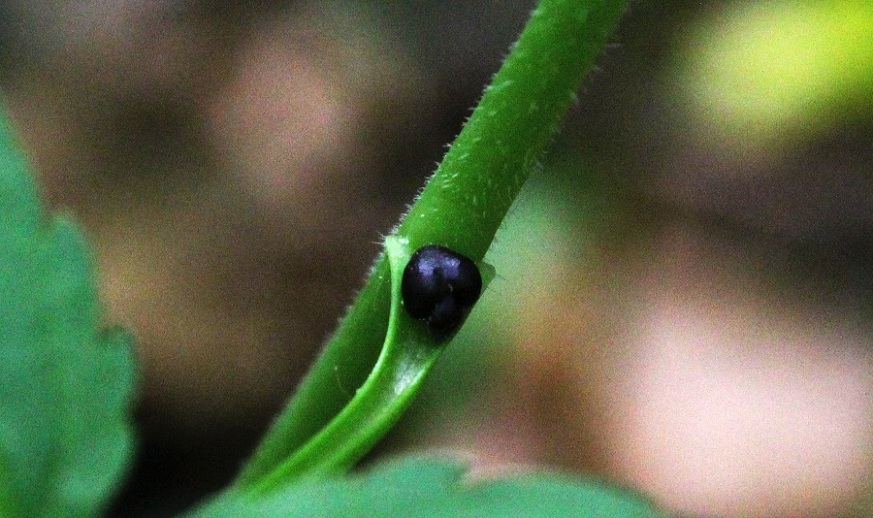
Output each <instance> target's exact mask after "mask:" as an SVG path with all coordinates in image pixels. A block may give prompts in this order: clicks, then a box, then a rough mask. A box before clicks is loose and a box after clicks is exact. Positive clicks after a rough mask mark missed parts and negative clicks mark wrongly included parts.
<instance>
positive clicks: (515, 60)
mask: <svg viewBox="0 0 873 518" xmlns="http://www.w3.org/2000/svg"><path fill="white" fill-rule="evenodd" d="M625 6H626V0H542V2H541V3H540V5H539V6H538V8H537V9H536V10H535V11H534V12H533V14H532V16H531V18H530V21H529V22H528V24H527V26H526V27H525V29H524V32H523V33H522V35H521V37H520V38H519V40H518V42H517V43H516V44H515V45H514V46H513V48H512V51H511V52H510V54H509V56H508V57H507V58H506V60H505V62H504V64H503V66H502V68H501V69H500V71H499V72H498V73H497V75H496V76H495V77H494V80H493V82H492V84H491V86H489V87H488V88H487V89H486V90H485V93H484V95H483V97H482V99H481V101H480V103H479V105H478V107H477V108H476V109H475V110H474V112H473V114H472V115H471V117H470V119H469V121H468V122H467V124H466V125H465V126H464V129H463V130H462V132H461V134H460V135H459V136H458V138H457V139H456V141H455V143H454V144H453V145H452V147H451V149H450V150H449V151H448V153H447V154H446V156H445V158H444V159H443V162H442V163H441V164H440V166H439V168H438V169H437V171H436V173H435V174H434V175H433V177H432V178H431V179H430V180H429V182H428V184H427V186H426V187H425V189H424V190H423V191H422V193H421V195H420V196H419V198H418V200H417V201H416V203H415V204H414V206H413V207H412V208H411V210H410V211H409V213H408V214H407V215H406V216H405V217H404V218H403V220H402V222H401V223H400V225H398V227H397V228H396V229H395V231H394V233H393V234H394V236H396V237H397V238H398V239H401V240H403V242H404V243H405V246H406V247H407V248H408V250H415V249H417V248H419V247H420V246H422V245H425V244H441V245H444V246H448V247H449V248H452V249H454V250H457V251H459V252H460V253H462V254H464V255H466V256H468V257H470V258H472V259H473V260H474V261H481V260H482V258H483V257H484V255H485V252H486V251H487V249H488V247H489V246H490V244H491V241H492V240H493V238H494V234H495V232H496V231H497V228H498V227H499V225H500V222H501V221H502V220H503V218H504V216H505V215H506V212H507V211H508V209H509V207H510V205H511V204H512V202H513V200H514V199H515V197H516V196H517V194H518V192H519V190H520V189H521V186H522V184H523V183H524V181H525V180H526V179H527V178H528V176H529V175H530V173H531V172H532V171H533V170H534V168H535V166H536V164H537V161H538V160H539V159H540V157H541V156H542V154H543V152H544V150H545V148H546V145H547V144H548V143H549V141H550V140H551V139H552V137H553V135H554V133H555V131H556V130H557V127H558V123H559V122H560V119H561V117H562V116H563V114H564V112H565V111H566V110H567V108H568V107H569V106H570V104H571V103H572V102H573V100H574V99H575V93H576V91H577V90H578V89H579V87H580V85H581V82H582V80H583V78H584V76H585V74H586V73H587V72H588V70H589V69H590V68H591V66H592V65H593V63H594V60H595V58H596V57H597V55H598V54H599V52H600V50H601V49H602V48H603V46H604V45H605V43H606V39H607V37H608V35H609V34H610V33H611V32H612V31H613V29H614V27H615V25H616V23H617V21H618V18H619V16H620V15H621V13H622V11H623V10H624V8H625ZM402 267H403V265H394V270H395V272H394V275H393V276H394V277H395V279H399V277H398V276H397V274H396V270H397V268H402ZM392 284H394V290H395V294H396V293H397V286H396V282H394V283H392V267H391V265H389V261H388V258H387V257H386V255H385V254H384V253H383V254H381V255H380V256H379V258H378V259H377V260H376V263H375V265H374V266H373V269H372V270H371V273H370V277H369V279H368V280H367V282H366V284H365V286H364V288H363V290H362V291H361V292H360V294H359V295H358V298H357V300H356V301H355V303H354V305H353V306H352V307H351V308H350V309H349V311H348V313H347V314H346V316H345V318H344V319H343V321H342V322H341V323H340V326H339V328H338V329H337V331H336V333H335V334H334V335H333V337H332V338H331V340H330V341H329V342H328V344H327V345H326V346H325V348H324V350H323V351H322V353H321V355H320V356H319V358H318V359H317V360H316V363H315V365H314V366H313V367H312V369H311V370H310V372H309V374H308V375H307V376H306V378H305V379H304V380H303V382H302V383H301V385H300V387H299V388H298V390H297V392H296V394H295V395H294V397H293V398H292V399H291V401H290V402H289V404H288V406H287V407H286V408H285V410H284V411H283V412H282V414H281V415H280V416H279V418H278V419H277V420H276V422H275V423H274V424H273V426H272V428H271V429H270V431H269V432H268V434H267V436H266V438H265V439H264V441H263V442H262V443H261V445H260V447H259V448H258V450H257V451H256V452H255V454H254V455H253V457H252V458H251V459H250V460H249V462H248V463H247V464H246V465H245V466H244V468H243V471H242V473H241V475H240V477H239V478H238V480H237V481H236V484H235V487H236V488H239V489H244V490H245V489H252V488H255V487H260V488H269V487H275V486H277V485H279V484H281V483H282V482H283V481H287V480H292V479H294V478H295V477H298V476H306V475H315V476H317V475H325V474H330V473H336V472H342V471H344V470H345V469H348V467H350V466H351V465H352V464H353V463H354V462H356V461H357V460H358V459H359V458H360V457H361V456H362V455H364V454H365V453H366V451H367V450H368V449H369V448H370V447H372V445H374V444H375V442H376V441H378V439H379V438H380V437H381V436H382V435H383V434H384V433H385V432H386V431H387V430H388V429H389V428H390V426H391V425H392V424H393V422H394V421H396V419H397V418H398V417H399V415H400V412H401V411H402V408H399V407H396V406H391V405H390V404H387V403H388V402H387V401H386V400H384V399H381V398H380V399H379V400H380V401H382V403H380V404H382V405H387V406H386V415H389V414H390V415H389V417H390V419H386V420H381V419H378V420H377V421H378V425H377V426H375V427H374V428H371V429H368V430H367V431H366V432H365V433H364V435H365V436H366V437H365V438H364V439H363V441H362V442H359V443H356V445H355V446H354V447H353V448H350V449H348V450H346V449H345V448H344V445H342V444H336V443H332V442H330V441H321V440H319V441H318V446H317V447H316V449H317V450H318V451H311V452H310V454H308V457H309V458H316V457H318V455H319V454H321V455H323V456H324V457H325V458H328V457H331V458H333V451H334V450H337V451H340V450H341V451H346V453H344V454H342V455H341V458H339V459H334V460H333V461H331V462H326V463H325V464H323V465H321V466H320V467H319V468H318V469H315V468H311V469H309V470H308V471H307V469H302V470H300V469H296V468H294V469H288V464H286V463H287V462H288V459H290V458H292V457H293V456H294V455H295V452H297V451H298V450H301V449H307V448H310V449H311V448H312V447H309V446H307V444H308V443H309V442H310V441H311V440H312V439H313V437H315V436H317V434H319V431H320V430H322V429H325V427H326V426H328V425H329V423H330V422H331V420H332V419H334V418H335V417H338V414H343V412H344V410H343V409H344V408H345V407H346V406H347V405H349V403H350V401H353V399H355V398H356V397H357V396H358V395H361V392H365V394H363V395H362V397H364V396H366V392H367V391H371V390H382V391H387V392H386V393H390V392H391V390H392V387H394V388H397V389H398V390H399V387H398V386H396V385H393V384H394V383H396V382H397V381H398V380H397V377H396V376H394V377H391V376H389V377H388V378H387V379H385V380H383V382H382V383H370V382H369V381H368V377H369V376H370V374H371V371H373V370H374V366H375V365H376V362H377V359H379V362H380V363H381V362H382V361H383V359H384V357H383V358H380V353H383V347H388V346H389V345H390V343H392V342H393V341H394V340H393V339H391V340H386V337H389V335H388V327H389V321H390V320H391V319H389V317H390V315H391V312H392V306H393V309H394V310H395V311H396V310H397V308H398V306H399V304H400V301H399V296H394V297H392ZM398 325H401V326H407V325H409V326H412V325H416V323H414V322H405V321H404V322H401V323H400V324H398ZM401 335H404V336H406V335H407V334H406V333H405V332H401ZM389 338H390V337H389ZM423 339H425V340H426V338H423ZM431 363H432V361H431V360H428V361H423V362H420V365H418V367H417V368H421V369H423V370H425V369H426V368H427V367H428V366H429V365H430V364H431ZM377 370H378V369H377ZM409 375H412V374H408V375H407V376H406V379H408V377H409ZM400 378H404V376H400ZM371 379H372V378H371ZM413 385H414V386H411V388H410V387H407V389H409V391H408V392H407V391H405V390H406V389H404V390H401V391H400V392H398V397H400V394H401V393H402V397H401V399H402V400H403V401H404V405H405V404H408V401H410V399H411V395H412V394H414V392H415V390H416V388H417V383H416V384H413ZM358 401H359V400H358ZM388 407H390V409H389V408H388ZM404 408H405V406H404ZM373 410H374V409H372V408H370V409H369V410H368V412H372V411H373ZM375 410H376V411H378V409H375ZM354 418H355V415H354V414H353V415H348V413H346V414H344V415H343V419H345V420H346V421H349V422H350V421H354ZM346 438H348V437H346ZM283 465H284V466H285V467H284V468H283V467H282V466H283ZM264 481H269V483H265V482H264Z"/></svg>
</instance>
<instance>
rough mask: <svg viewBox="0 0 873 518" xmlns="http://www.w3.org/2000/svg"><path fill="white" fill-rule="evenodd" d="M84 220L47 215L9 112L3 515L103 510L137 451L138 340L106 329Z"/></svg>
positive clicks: (2, 241) (0, 423) (1, 172)
mask: <svg viewBox="0 0 873 518" xmlns="http://www.w3.org/2000/svg"><path fill="white" fill-rule="evenodd" d="M100 318H101V317H100V308H99V305H98V303H97V295H96V291H95V280H94V272H93V268H92V258H91V255H90V251H89V249H88V246H87V244H86V243H85V240H84V238H83V235H82V232H81V231H80V230H79V228H78V227H77V226H76V225H75V224H74V223H73V222H72V221H71V220H70V219H69V218H67V217H65V216H60V217H54V218H48V217H46V216H45V214H44V213H43V211H42V207H41V205H40V202H39V196H38V194H37V189H36V186H35V183H34V181H33V179H32V177H31V175H30V174H29V168H28V165H27V161H26V159H25V158H24V156H23V155H22V154H21V152H20V151H19V150H18V148H17V146H16V143H15V141H14V139H13V137H12V134H11V131H10V128H9V125H8V122H7V121H6V120H5V119H2V118H0V380H2V382H0V515H2V516H51V517H64V516H76V517H79V516H93V515H95V514H97V513H98V512H99V511H100V510H101V509H102V508H103V507H104V506H105V504H106V501H107V499H108V498H109V496H110V495H111V494H112V491H113V490H114V489H115V488H116V486H117V485H118V483H119V479H120V478H121V476H122V475H123V474H124V471H125V469H126V467H127V465H128V462H129V458H130V454H131V448H132V447H131V443H132V433H131V427H130V422H129V420H130V417H129V409H130V404H131V398H132V394H133V386H134V371H135V367H134V364H135V362H134V358H133V352H132V340H131V338H130V337H129V336H128V335H127V334H126V333H125V332H123V331H121V330H100V329H99V327H100V325H101V322H100Z"/></svg>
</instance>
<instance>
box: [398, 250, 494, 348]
mask: <svg viewBox="0 0 873 518" xmlns="http://www.w3.org/2000/svg"><path fill="white" fill-rule="evenodd" d="M400 290H401V294H402V296H403V305H404V306H405V307H406V311H408V312H409V314H410V316H412V317H413V318H416V319H418V320H422V321H424V322H426V323H427V325H428V328H429V329H430V330H431V332H433V333H434V334H437V335H440V336H445V335H448V334H450V333H453V332H455V331H456V330H457V329H458V327H460V325H461V324H462V323H463V322H464V319H465V318H467V314H468V313H469V312H470V309H472V307H473V305H474V304H475V303H476V301H477V300H479V295H480V294H481V292H482V275H481V274H480V273H479V268H478V267H477V266H476V263H474V262H473V261H472V260H471V259H469V258H467V257H464V256H463V255H461V254H459V253H457V252H455V251H453V250H451V249H449V248H446V247H444V246H439V245H427V246H423V247H421V248H419V249H418V250H416V251H415V253H413V254H412V257H410V258H409V263H408V264H407V265H406V268H405V269H404V270H403V281H402V283H401V285H400Z"/></svg>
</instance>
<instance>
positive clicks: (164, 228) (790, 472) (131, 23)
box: [0, 0, 873, 517]
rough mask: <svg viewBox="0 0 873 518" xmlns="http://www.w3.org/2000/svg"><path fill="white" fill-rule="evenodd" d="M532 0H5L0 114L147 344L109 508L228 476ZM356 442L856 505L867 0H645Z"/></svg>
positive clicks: (740, 511) (871, 229)
mask: <svg viewBox="0 0 873 518" xmlns="http://www.w3.org/2000/svg"><path fill="white" fill-rule="evenodd" d="M532 7H533V3H532V2H530V1H523V2H522V1H512V2H496V1H475V0H444V1H439V2H437V1H423V0H419V1H412V2H410V1H403V2H402V1H399V0H385V1H381V2H350V1H340V0H333V1H329V2H301V1H289V2H285V3H282V4H276V3H274V2H243V3H231V4H230V5H228V4H225V3H218V2H215V3H213V2H208V1H196V0H190V1H185V0H175V1H174V0H161V1H153V2H146V1H142V0H126V1H122V2H113V3H105V2H86V1H75V0H55V1H43V2H24V1H22V0H10V1H8V2H3V3H2V4H0V46H2V56H3V58H4V59H3V64H2V65H3V66H2V78H0V79H2V83H3V92H4V99H5V104H6V106H7V109H8V111H9V112H10V113H11V115H12V117H13V119H14V122H15V123H16V124H17V127H18V129H19V131H20V133H21V136H22V140H23V142H24V144H25V147H26V148H27V149H28V151H29V153H30V154H31V156H32V158H33V161H34V163H35V166H36V169H37V170H38V173H39V175H40V177H41V182H42V185H43V187H44V190H45V192H46V195H47V196H48V198H49V200H50V202H51V203H52V205H53V206H55V207H65V208H67V209H68V210H70V211H72V212H73V213H74V214H75V215H76V216H77V217H78V218H79V220H80V221H82V222H83V224H84V225H85V226H86V227H87V229H88V231H89V233H90V235H91V237H92V240H93V242H94V243H95V245H96V248H97V251H98V261H99V267H100V272H101V279H102V287H103V294H104V300H105V304H106V306H107V308H108V313H109V314H108V316H107V320H109V321H112V322H121V323H124V324H127V325H129V326H130V327H132V328H133V329H134V331H135V333H136V335H137V336H138V338H139V344H138V345H139V354H140V358H141V361H142V389H141V395H140V402H139V406H138V410H137V417H138V420H139V424H140V446H139V454H138V457H137V464H136V466H135V467H134V468H133V471H132V475H131V477H130V479H129V482H128V485H127V486H126V487H125V488H124V489H123V491H122V492H121V494H120V496H119V499H118V501H117V502H116V504H115V508H114V510H113V513H114V514H115V515H118V516H167V515H170V514H172V513H173V512H176V511H179V510H182V509H184V508H186V507H188V506H190V505H191V504H192V503H193V502H195V501H197V500H199V499H202V498H203V497H204V496H205V495H206V494H208V493H209V492H211V491H215V490H217V489H218V488H220V487H221V486H222V485H224V484H226V483H227V482H228V481H229V480H230V479H231V477H232V476H233V475H234V473H235V471H236V469H237V467H238V466H239V463H240V462H241V460H242V459H243V458H244V457H245V456H246V455H247V454H248V452H249V451H250V450H251V449H252V448H253V446H254V444H255V442H256V440H257V438H258V436H259V435H260V434H261V433H262V432H263V430H264V428H265V427H266V426H267V424H268V422H269V419H270V416H271V415H273V414H274V413H275V412H276V411H277V410H278V409H279V408H280V407H281V405H282V403H283V401H284V399H285V398H286V397H287V396H288V395H289V394H290V393H291V391H292V390H293V388H294V386H295V384H296V383H297V381H298V380H299V378H300V376H301V375H302V374H303V372H305V369H306V366H307V364H308V363H309V362H310V361H311V359H312V357H313V355H314V354H315V352H316V351H317V350H318V348H319V346H320V345H321V343H322V342H323V340H324V339H325V337H326V336H327V335H328V334H329V333H330V330H331V329H332V327H333V326H334V324H335V322H336V320H337V318H338V317H339V316H340V315H341V314H342V312H343V309H344V307H345V306H346V305H347V304H348V303H349V302H350V301H351V300H352V298H353V295H354V293H355V290H356V289H358V287H359V286H360V284H361V281H362V279H363V277H364V274H365V273H366V271H367V269H368V267H369V265H370V261H371V260H372V258H373V257H374V256H375V254H376V252H377V251H378V244H377V243H378V242H379V239H380V236H381V235H383V234H384V233H386V232H388V231H389V230H390V228H391V226H392V225H393V224H394V223H395V221H396V219H397V217H398V215H399V214H401V213H402V212H403V211H404V209H405V207H406V204H407V203H409V202H410V200H411V199H412V198H413V196H414V195H415V193H416V191H417V189H418V188H419V187H420V186H421V185H422V183H423V181H424V180H425V179H426V177H427V175H428V174H429V173H430V172H431V171H432V170H433V168H434V164H435V163H436V162H437V161H438V160H439V159H440V157H441V155H442V153H443V151H444V145H445V144H446V143H447V142H450V141H451V139H452V138H453V136H454V135H455V134H456V133H457V132H458V130H459V128H460V126H461V124H462V123H463V121H464V119H465V117H466V116H467V115H468V113H469V109H470V107H471V106H473V105H474V103H475V101H476V99H477V98H478V96H479V93H480V92H481V90H482V88H483V86H484V85H485V84H486V83H487V81H488V79H489V77H490V76H491V74H493V73H494V72H495V71H496V70H497V68H498V66H499V63H500V58H501V57H502V56H503V55H504V54H505V52H506V49H507V48H508V46H509V44H510V43H511V42H512V41H513V39H514V38H515V36H516V35H517V33H518V32H519V31H520V29H521V27H522V26H523V24H524V21H525V19H526V17H527V15H528V13H529V11H530V9H531V8H532ZM613 41H614V42H615V43H616V44H615V45H612V46H610V48H608V49H607V51H606V52H605V55H604V56H602V58H601V59H600V62H599V69H598V70H597V71H596V72H595V73H594V74H592V77H591V78H589V80H588V81H587V83H586V86H585V88H584V90H583V92H582V93H581V96H580V103H579V105H578V106H577V107H576V108H574V109H573V110H572V113H571V114H570V115H569V117H568V119H567V121H566V123H565V128H564V131H563V132H562V134H561V135H560V137H559V138H558V139H557V141H556V144H555V146H554V149H553V150H552V152H551V153H550V155H549V157H548V158H547V159H546V161H545V164H544V169H543V171H542V172H539V173H537V174H536V175H535V177H534V178H533V179H532V181H531V183H530V185H529V186H528V187H527V188H526V189H525V191H524V194H523V196H522V198H521V199H520V200H519V202H518V204H517V205H516V206H515V207H514V208H513V210H512V211H511V214H510V218H509V219H508V220H507V223H506V226H505V228H504V229H503V230H502V231H501V234H500V235H499V236H498V239H497V241H496V243H495V245H494V246H493V249H492V252H491V253H490V255H489V261H490V262H492V263H493V264H494V265H495V266H496V268H497V272H498V277H497V279H496V280H495V281H494V282H493V283H492V285H491V287H490V288H489V291H488V292H487V293H486V295H485V296H484V298H483V300H482V302H481V304H480V307H478V308H477V310H476V311H475V312H474V314H473V315H472V317H471V321H470V322H469V324H468V326H467V327H466V328H465V329H464V331H463V332H462V333H461V335H459V337H458V338H457V340H456V341H455V343H454V344H453V345H452V347H451V348H450V349H449V351H448V352H447V354H446V357H445V359H444V361H443V362H442V363H441V364H440V365H439V368H438V371H437V373H436V375H435V376H434V377H433V379H431V380H429V382H428V385H427V387H426V390H425V393H424V394H423V396H422V397H421V398H419V400H418V401H417V403H416V405H415V408H414V409H413V410H412V411H411V412H410V415H409V416H408V418H406V419H405V420H404V422H403V423H402V425H401V426H400V427H399V429H398V430H397V431H396V432H395V433H393V434H392V436H391V437H390V439H389V440H388V441H386V443H385V444H384V445H383V446H381V447H380V449H379V451H378V452H376V453H375V454H374V455H373V457H374V458H378V457H379V456H381V455H386V454H393V453H396V452H399V451H408V450H413V449H415V450H420V449H431V448H432V449H440V450H445V449H448V450H451V451H456V452H459V454H462V455H465V456H468V457H469V458H471V459H474V462H475V465H476V468H477V469H478V470H483V471H485V472H493V471H500V470H504V469H516V468H515V467H514V466H519V465H537V466H550V467H552V468H557V469H564V470H571V471H574V472H581V473H589V474H595V475H597V476H605V477H609V478H611V479H613V480H616V481H619V482H620V483H623V484H628V485H632V486H634V487H638V488H641V489H642V490H644V491H646V492H648V493H649V494H651V495H652V496H653V497H654V498H655V499H656V501H658V502H659V503H660V504H662V505H664V506H665V507H667V508H669V509H673V510H678V511H682V512H686V513H690V514H695V515H707V516H713V515H720V516H743V517H834V516H845V517H853V516H873V503H871V500H873V497H871V496H870V495H871V476H870V475H871V473H873V348H871V343H873V342H871V340H873V320H871V316H873V312H871V308H873V298H871V292H873V267H871V265H873V188H871V183H873V123H871V120H873V119H871V115H873V95H871V92H873V47H871V44H870V43H869V42H871V41H873V7H871V6H869V5H867V4H866V3H864V2H840V1H836V0H820V1H818V2H808V3H793V2H788V1H787V0H784V1H768V2H764V1H755V2H742V1H739V0H736V1H733V2H726V1H718V2H705V3H693V5H692V3H688V2H646V3H643V2H634V3H633V5H632V6H631V9H630V11H629V13H628V15H627V16H626V18H625V19H624V21H623V23H622V25H621V28H620V30H619V32H618V34H616V35H615V37H614V38H613Z"/></svg>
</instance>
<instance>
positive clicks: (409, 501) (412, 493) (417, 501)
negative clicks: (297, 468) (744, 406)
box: [193, 458, 666, 518]
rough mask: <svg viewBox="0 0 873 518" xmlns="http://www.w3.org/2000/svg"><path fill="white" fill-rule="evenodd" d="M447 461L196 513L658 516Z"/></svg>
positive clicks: (624, 500)
mask: <svg viewBox="0 0 873 518" xmlns="http://www.w3.org/2000/svg"><path fill="white" fill-rule="evenodd" d="M465 471H466V470H465V468H464V467H463V466H462V465H460V464H458V463H457V462H454V461H451V460H434V459H431V460H424V459H413V458H406V459H400V460H396V461H394V462H390V463H387V464H384V465H381V466H380V467H378V468H376V469H374V470H372V471H370V472H369V473H367V474H365V475H363V476H354V477H348V478H337V479H328V480H324V481H321V482H313V481H309V482H302V483H300V484H297V485H292V486H285V487H284V488H282V489H281V490H279V491H276V492H272V493H269V494H267V495H264V496H255V497H252V496H246V495H243V494H240V493H236V494H230V495H226V496H225V497H224V498H222V499H220V500H217V501H215V502H213V503H212V504H210V505H208V506H207V507H205V508H203V509H201V510H199V511H197V512H195V513H194V514H193V516H195V517H201V518H221V517H248V516H252V517H255V516H257V517H265V518H269V517H271V516H276V517H279V516H281V517H289V518H293V517H296V516H299V517H307V518H309V517H313V516H318V517H324V518H327V517H333V516H336V517H343V518H355V517H364V518H381V517H384V518H389V517H392V518H393V517H400V516H402V517H404V518H416V517H421V518H440V517H451V518H459V517H479V516H488V517H489V518H500V517H513V518H515V517H519V516H524V517H525V518H537V517H543V518H554V517H556V516H573V517H578V518H656V517H665V516H666V515H665V514H663V513H661V512H660V511H657V510H656V509H654V508H653V507H652V506H651V504H649V503H648V502H647V501H645V500H644V499H643V498H641V497H639V496H638V495H635V494H633V493H630V492H626V491H622V490H619V489H616V488H613V487H609V486H607V485H605V484H602V483H600V482H596V481H592V480H584V479H578V478H571V477H569V476H562V475H554V474H527V475H519V476H513V477H510V478H503V479H494V480H484V481H466V480H464V479H463V476H464V473H465Z"/></svg>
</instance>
